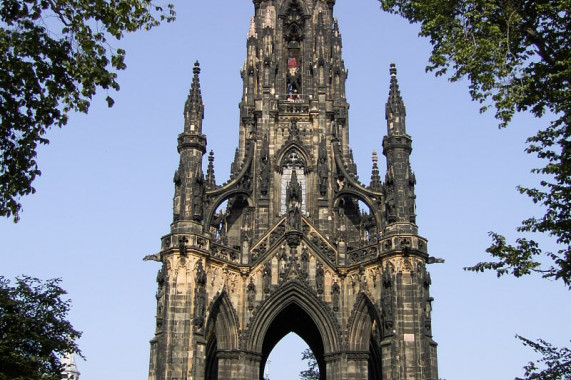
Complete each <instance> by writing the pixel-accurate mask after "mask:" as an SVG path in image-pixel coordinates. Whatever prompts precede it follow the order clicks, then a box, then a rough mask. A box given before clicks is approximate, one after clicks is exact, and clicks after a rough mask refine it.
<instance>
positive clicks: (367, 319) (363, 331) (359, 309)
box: [347, 292, 381, 351]
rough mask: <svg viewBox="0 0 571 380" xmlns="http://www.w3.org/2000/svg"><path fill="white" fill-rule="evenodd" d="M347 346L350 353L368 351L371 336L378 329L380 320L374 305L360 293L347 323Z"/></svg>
mask: <svg viewBox="0 0 571 380" xmlns="http://www.w3.org/2000/svg"><path fill="white" fill-rule="evenodd" d="M347 327H348V329H347V332H348V342H347V343H348V346H349V349H350V350H352V351H368V350H369V345H370V338H371V335H377V334H375V331H374V330H375V329H380V327H381V318H380V316H379V313H378V311H377V308H376V307H375V304H374V303H373V302H372V301H371V299H370V298H369V297H368V296H367V295H366V294H365V293H364V292H361V293H359V295H358V296H357V300H355V305H354V306H353V311H352V313H351V317H350V318H349V322H348V326H347Z"/></svg>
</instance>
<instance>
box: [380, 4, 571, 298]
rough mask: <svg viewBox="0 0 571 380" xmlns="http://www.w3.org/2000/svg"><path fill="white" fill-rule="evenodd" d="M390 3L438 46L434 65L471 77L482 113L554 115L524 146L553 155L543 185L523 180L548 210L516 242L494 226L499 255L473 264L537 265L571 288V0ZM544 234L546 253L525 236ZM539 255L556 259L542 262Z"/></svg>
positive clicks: (514, 270) (510, 270)
mask: <svg viewBox="0 0 571 380" xmlns="http://www.w3.org/2000/svg"><path fill="white" fill-rule="evenodd" d="M380 2H381V4H382V5H381V6H382V8H383V9H384V10H386V11H388V12H390V13H394V14H398V15H401V16H403V17H404V18H406V19H407V20H409V21H410V22H412V23H420V28H421V29H420V35H421V36H424V37H428V38H429V39H430V42H431V44H432V47H433V49H432V54H431V56H430V59H429V65H428V66H427V70H428V71H434V72H435V74H436V75H447V74H448V75H449V78H450V80H451V81H453V82H454V81H458V80H460V79H467V80H468V81H469V90H470V95H471V96H472V98H473V99H474V100H476V101H478V102H480V103H481V104H482V107H481V111H482V112H483V111H485V110H487V109H488V108H490V107H492V108H495V111H496V114H495V115H496V118H497V119H498V120H499V124H500V127H504V126H506V125H507V124H508V123H509V122H510V121H511V119H512V117H513V115H514V113H515V112H516V111H529V112H531V113H532V114H533V115H535V116H537V117H541V116H544V115H545V114H546V113H550V114H551V115H554V116H553V121H552V122H551V123H549V122H547V121H546V122H545V123H546V125H547V126H546V128H544V129H541V130H540V131H539V132H538V133H537V134H536V135H535V136H531V137H530V138H529V139H528V147H527V149H526V151H527V153H530V154H536V155H537V156H538V157H539V158H541V159H543V160H544V162H546V165H545V166H544V167H542V168H538V169H534V170H533V172H534V173H537V174H541V175H542V176H541V178H542V179H541V182H540V184H539V187H538V188H526V187H519V191H520V192H521V193H523V194H526V195H528V196H529V197H531V199H532V201H533V202H534V203H537V204H540V205H542V206H543V207H544V208H545V210H546V211H545V215H544V216H542V217H539V218H536V217H531V218H529V219H527V220H524V221H523V222H522V224H521V226H519V227H518V232H519V233H521V237H520V238H519V239H517V241H516V242H515V244H509V243H507V242H506V239H505V238H504V237H503V236H502V235H500V234H497V233H491V236H492V239H493V244H492V246H491V247H490V248H488V250H487V251H488V252H489V253H490V254H491V255H492V257H494V258H495V259H497V261H494V262H482V263H479V264H477V265H475V266H473V267H470V268H467V269H468V270H471V271H484V270H495V271H496V273H497V274H498V276H501V275H504V274H513V275H515V276H516V277H520V276H522V275H526V274H529V273H532V272H540V273H541V274H542V275H544V276H545V277H550V278H555V279H558V280H562V281H563V282H564V283H565V285H567V286H568V287H570V289H571V207H570V200H571V179H570V174H571V146H570V145H571V141H570V134H571V129H570V124H571V88H570V82H571V39H570V38H569V36H570V35H571V15H570V14H569V13H570V9H571V0H539V1H537V0H523V1H522V0H517V1H516V0H478V1H458V0H452V1H450V0H417V1H405V0H380ZM529 233H545V234H548V235H550V236H552V237H554V238H555V239H556V241H557V243H558V244H559V247H560V248H559V249H558V251H556V252H544V251H543V250H542V249H541V248H540V247H539V244H538V243H537V242H536V241H534V240H531V239H530V238H529V235H528V236H525V234H529ZM541 257H547V258H549V259H550V260H548V261H549V262H551V264H548V266H547V267H545V266H543V265H542V260H541Z"/></svg>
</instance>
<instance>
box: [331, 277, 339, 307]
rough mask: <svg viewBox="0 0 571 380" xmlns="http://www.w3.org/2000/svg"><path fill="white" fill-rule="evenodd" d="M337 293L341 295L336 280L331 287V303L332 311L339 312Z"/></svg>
mask: <svg viewBox="0 0 571 380" xmlns="http://www.w3.org/2000/svg"><path fill="white" fill-rule="evenodd" d="M339 293H341V288H340V287H339V283H338V282H337V280H335V282H333V285H331V300H332V301H333V311H339Z"/></svg>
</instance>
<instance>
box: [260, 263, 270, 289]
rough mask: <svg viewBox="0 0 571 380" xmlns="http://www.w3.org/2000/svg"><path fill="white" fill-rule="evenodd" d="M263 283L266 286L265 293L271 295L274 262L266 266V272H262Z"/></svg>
mask: <svg viewBox="0 0 571 380" xmlns="http://www.w3.org/2000/svg"><path fill="white" fill-rule="evenodd" d="M262 282H263V286H264V293H266V294H267V293H269V292H270V290H271V289H272V262H271V261H268V262H266V264H265V265H264V271H263V272H262Z"/></svg>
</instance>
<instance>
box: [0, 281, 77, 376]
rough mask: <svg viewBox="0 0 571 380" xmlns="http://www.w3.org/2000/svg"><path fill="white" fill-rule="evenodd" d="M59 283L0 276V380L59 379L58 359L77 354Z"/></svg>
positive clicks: (59, 366) (63, 292)
mask: <svg viewBox="0 0 571 380" xmlns="http://www.w3.org/2000/svg"><path fill="white" fill-rule="evenodd" d="M59 282H60V280H58V279H52V280H48V281H45V282H43V283H42V282H41V281H40V280H38V279H36V278H30V277H20V278H17V279H16V281H15V284H14V285H12V284H11V283H10V281H9V280H6V279H5V278H4V277H2V276H0V380H8V379H10V380H24V379H25V380H36V379H38V380H40V379H41V380H60V379H61V370H62V368H61V363H60V358H61V357H62V356H63V355H65V354H67V353H76V354H79V355H81V352H80V350H79V348H78V347H77V345H76V343H75V340H76V339H78V338H79V337H80V336H81V333H80V332H78V331H76V330H74V329H73V326H72V325H71V324H70V323H69V322H68V321H67V320H66V318H67V313H68V312H69V309H70V301H69V300H65V299H63V298H62V297H63V296H65V294H66V292H65V291H64V290H63V289H61V288H60V287H59V285H58V284H59Z"/></svg>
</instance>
